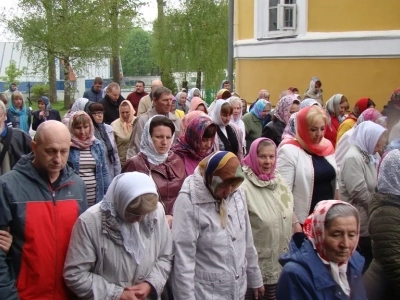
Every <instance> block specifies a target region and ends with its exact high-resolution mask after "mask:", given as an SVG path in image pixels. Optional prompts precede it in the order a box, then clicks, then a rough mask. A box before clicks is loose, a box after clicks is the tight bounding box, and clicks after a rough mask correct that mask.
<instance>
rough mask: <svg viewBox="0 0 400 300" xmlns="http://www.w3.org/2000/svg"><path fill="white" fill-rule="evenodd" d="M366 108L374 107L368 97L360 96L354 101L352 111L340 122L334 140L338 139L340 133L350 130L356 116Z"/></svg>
mask: <svg viewBox="0 0 400 300" xmlns="http://www.w3.org/2000/svg"><path fill="white" fill-rule="evenodd" d="M367 108H375V103H374V101H372V100H371V99H370V98H361V99H360V100H358V101H357V102H356V104H355V105H354V108H353V110H352V112H351V113H350V114H349V115H348V117H347V118H346V119H345V120H344V121H343V122H342V124H340V126H339V128H338V131H337V137H336V142H338V141H339V140H340V138H341V137H342V135H343V134H344V133H345V132H346V131H347V130H350V129H351V128H352V127H353V126H354V124H355V123H356V122H357V119H358V117H359V116H360V115H361V114H362V113H363V112H364V111H365V110H366V109H367Z"/></svg>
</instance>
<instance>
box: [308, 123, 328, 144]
mask: <svg viewBox="0 0 400 300" xmlns="http://www.w3.org/2000/svg"><path fill="white" fill-rule="evenodd" d="M325 127H326V124H325V121H324V120H323V119H317V120H316V121H315V122H314V124H313V125H312V126H311V127H308V135H309V136H310V140H311V143H313V144H314V145H316V144H319V143H320V142H321V141H322V139H323V137H324V135H325Z"/></svg>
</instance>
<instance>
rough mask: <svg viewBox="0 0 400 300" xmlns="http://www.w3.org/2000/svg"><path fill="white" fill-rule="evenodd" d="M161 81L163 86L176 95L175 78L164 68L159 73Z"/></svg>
mask: <svg viewBox="0 0 400 300" xmlns="http://www.w3.org/2000/svg"><path fill="white" fill-rule="evenodd" d="M161 81H162V83H163V85H164V86H165V87H167V88H169V89H170V90H171V91H172V94H174V95H176V93H177V92H178V88H177V86H176V82H175V78H174V76H173V75H172V73H171V72H169V71H168V70H164V72H163V73H162V74H161Z"/></svg>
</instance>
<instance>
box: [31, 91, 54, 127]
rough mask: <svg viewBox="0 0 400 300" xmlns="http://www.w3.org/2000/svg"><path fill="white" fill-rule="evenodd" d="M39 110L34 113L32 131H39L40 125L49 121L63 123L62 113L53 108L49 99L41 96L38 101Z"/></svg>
mask: <svg viewBox="0 0 400 300" xmlns="http://www.w3.org/2000/svg"><path fill="white" fill-rule="evenodd" d="M37 104H38V108H39V109H38V110H37V111H34V112H33V122H32V129H33V130H37V128H38V127H39V125H40V124H42V123H43V122H45V121H48V120H56V121H60V122H61V117H60V113H59V112H58V110H55V109H53V108H52V107H51V104H50V100H49V98H47V97H45V96H41V97H40V98H39V99H38V100H37Z"/></svg>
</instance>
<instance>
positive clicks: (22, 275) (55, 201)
mask: <svg viewBox="0 0 400 300" xmlns="http://www.w3.org/2000/svg"><path fill="white" fill-rule="evenodd" d="M70 142H71V137H70V133H69V130H68V129H67V127H65V125H64V124H62V123H61V122H58V121H47V122H45V123H43V124H41V125H40V126H39V128H38V130H37V131H36V136H35V141H33V142H32V153H31V154H28V155H26V156H23V157H22V158H21V159H20V160H19V161H18V163H17V164H16V165H15V166H14V168H13V169H12V170H11V171H10V172H8V173H6V174H4V175H2V176H0V229H3V230H4V229H6V228H7V227H9V228H10V233H11V235H12V236H13V243H12V246H11V248H10V251H9V252H8V253H7V254H6V253H5V252H4V251H3V250H0V298H1V299H42V300H47V299H48V300H50V299H52V300H53V299H62V300H63V299H65V300H67V299H71V298H72V297H73V295H72V294H71V292H70V291H69V290H68V288H67V287H66V285H65V283H64V280H63V268H64V260H65V256H66V253H67V249H68V244H69V240H70V236H71V231H72V227H73V225H74V224H75V221H76V220H77V218H78V216H79V215H80V214H81V213H82V212H84V211H85V210H86V207H87V204H86V188H85V185H84V183H83V181H82V180H81V179H80V177H79V176H78V175H76V174H75V173H74V172H73V170H72V169H71V168H70V167H68V166H67V165H66V164H67V160H68V153H69V148H70Z"/></svg>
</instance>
